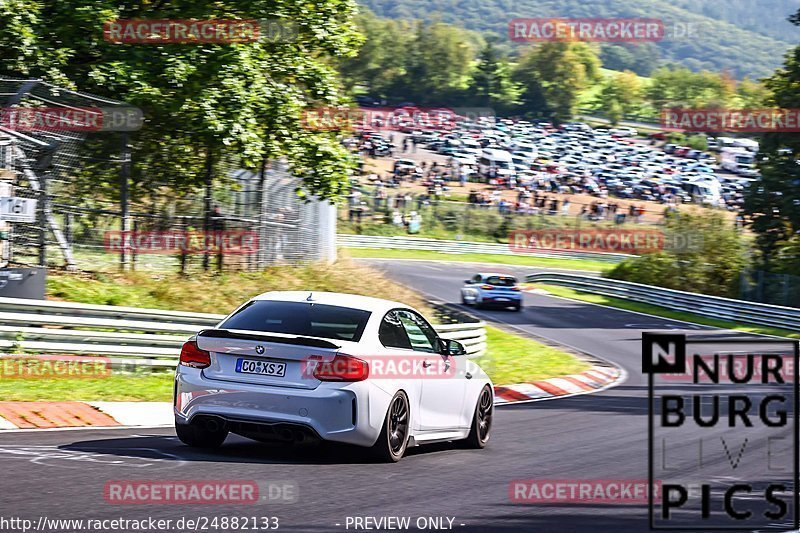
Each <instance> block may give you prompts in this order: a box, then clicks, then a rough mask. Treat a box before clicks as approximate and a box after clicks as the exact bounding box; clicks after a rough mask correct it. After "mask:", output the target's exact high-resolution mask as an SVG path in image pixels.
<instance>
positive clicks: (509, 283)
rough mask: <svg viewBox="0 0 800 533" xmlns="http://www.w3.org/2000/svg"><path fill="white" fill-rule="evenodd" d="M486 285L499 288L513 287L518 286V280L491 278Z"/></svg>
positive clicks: (500, 277)
mask: <svg viewBox="0 0 800 533" xmlns="http://www.w3.org/2000/svg"><path fill="white" fill-rule="evenodd" d="M486 283H488V284H489V285H496V286H498V287H513V286H514V285H516V284H517V280H516V278H510V277H508V276H489V277H488V278H486Z"/></svg>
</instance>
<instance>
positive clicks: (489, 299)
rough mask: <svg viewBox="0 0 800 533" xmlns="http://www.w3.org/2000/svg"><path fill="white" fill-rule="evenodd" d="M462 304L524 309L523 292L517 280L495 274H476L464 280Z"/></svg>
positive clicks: (479, 306)
mask: <svg viewBox="0 0 800 533" xmlns="http://www.w3.org/2000/svg"><path fill="white" fill-rule="evenodd" d="M461 303H462V304H464V305H474V306H475V307H476V308H481V307H489V306H495V307H513V308H514V310H515V311H519V310H521V309H522V290H521V289H520V288H519V285H518V284H517V279H516V278H514V277H512V276H506V275H503V274H494V273H482V274H475V275H474V276H473V277H471V278H470V279H466V280H464V286H463V287H462V288H461Z"/></svg>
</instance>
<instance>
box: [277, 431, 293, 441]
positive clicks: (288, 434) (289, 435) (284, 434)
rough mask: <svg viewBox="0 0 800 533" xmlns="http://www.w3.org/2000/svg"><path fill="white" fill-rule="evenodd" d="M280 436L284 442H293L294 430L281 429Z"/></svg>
mask: <svg viewBox="0 0 800 533" xmlns="http://www.w3.org/2000/svg"><path fill="white" fill-rule="evenodd" d="M280 435H281V439H283V440H286V441H291V440H292V430H291V429H289V428H283V429H281V432H280Z"/></svg>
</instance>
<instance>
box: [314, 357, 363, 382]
mask: <svg viewBox="0 0 800 533" xmlns="http://www.w3.org/2000/svg"><path fill="white" fill-rule="evenodd" d="M367 376H369V365H368V364H367V362H366V361H362V360H361V359H356V358H355V357H353V356H351V355H345V354H336V356H335V357H334V358H333V359H332V360H330V361H319V362H317V364H316V366H315V367H314V377H315V378H317V379H318V380H320V381H364V380H365V379H367Z"/></svg>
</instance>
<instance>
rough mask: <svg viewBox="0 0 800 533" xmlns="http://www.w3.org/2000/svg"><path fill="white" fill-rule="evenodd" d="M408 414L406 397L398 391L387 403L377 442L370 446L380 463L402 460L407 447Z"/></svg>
mask: <svg viewBox="0 0 800 533" xmlns="http://www.w3.org/2000/svg"><path fill="white" fill-rule="evenodd" d="M410 412H411V411H410V409H409V406H408V397H407V396H406V394H405V393H404V392H403V391H399V392H398V393H397V394H395V395H394V397H392V401H391V402H389V409H387V410H386V418H384V420H383V427H382V428H381V433H380V435H379V436H378V441H377V442H376V443H375V444H374V445H373V446H372V452H373V454H374V456H375V458H376V459H378V460H379V461H381V462H386V463H396V462H397V461H399V460H400V459H402V458H403V455H404V454H405V453H406V448H407V447H408V430H409V428H410V427H411V423H410V422H411V421H410V417H409V414H410ZM398 430H400V431H398ZM398 432H399V433H400V434H399V435H398Z"/></svg>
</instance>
